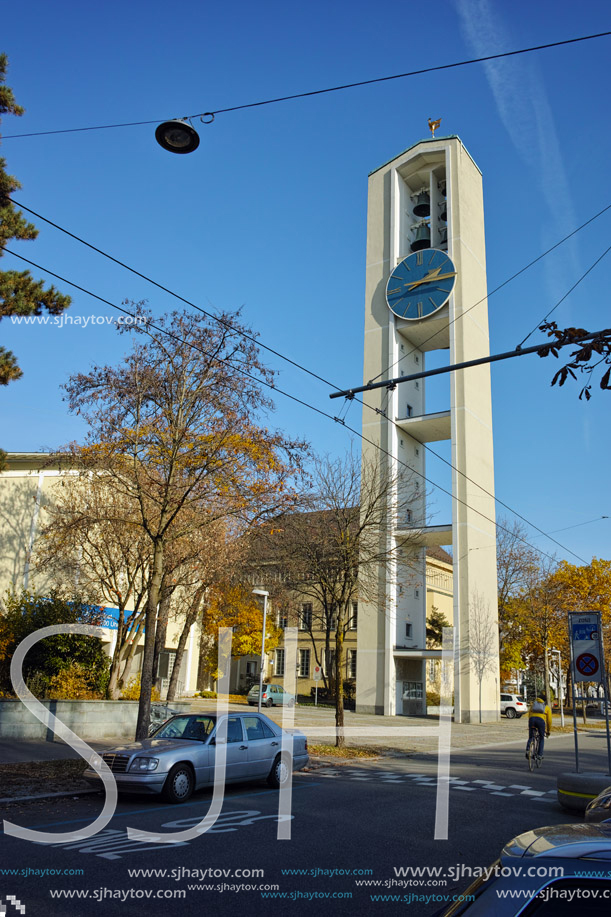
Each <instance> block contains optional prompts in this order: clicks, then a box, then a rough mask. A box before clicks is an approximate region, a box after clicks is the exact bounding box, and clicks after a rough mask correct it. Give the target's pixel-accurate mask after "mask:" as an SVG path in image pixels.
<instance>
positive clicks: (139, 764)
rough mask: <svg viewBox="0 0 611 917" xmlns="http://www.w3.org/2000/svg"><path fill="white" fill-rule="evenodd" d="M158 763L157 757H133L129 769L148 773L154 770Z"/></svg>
mask: <svg viewBox="0 0 611 917" xmlns="http://www.w3.org/2000/svg"><path fill="white" fill-rule="evenodd" d="M158 764H159V758H134V760H133V761H132V763H131V764H130V766H129V769H130V771H139V772H140V773H142V772H144V773H149V772H150V771H156V770H157V765H158Z"/></svg>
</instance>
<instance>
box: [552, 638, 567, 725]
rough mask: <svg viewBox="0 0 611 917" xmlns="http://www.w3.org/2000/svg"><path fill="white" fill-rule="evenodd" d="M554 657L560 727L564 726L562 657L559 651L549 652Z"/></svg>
mask: <svg viewBox="0 0 611 917" xmlns="http://www.w3.org/2000/svg"><path fill="white" fill-rule="evenodd" d="M551 652H552V654H553V655H554V656H556V655H557V656H558V696H559V699H560V725H561V726H564V698H563V694H562V657H561V655H560V650H551Z"/></svg>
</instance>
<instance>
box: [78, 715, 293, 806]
mask: <svg viewBox="0 0 611 917" xmlns="http://www.w3.org/2000/svg"><path fill="white" fill-rule="evenodd" d="M283 735H284V736H288V739H289V749H291V748H292V750H291V751H290V752H285V753H284V754H283V752H282V737H283ZM220 744H223V745H225V746H226V749H227V758H226V777H225V782H226V783H235V782H239V781H242V780H267V782H268V784H269V785H270V786H271V787H274V788H276V789H277V788H279V787H281V786H282V785H283V784H284V783H285V782H286V781H287V779H288V777H289V774H290V772H291V771H293V770H301V768H303V767H305V766H306V764H307V763H308V742H307V739H306V737H305V735H304V734H303V733H301V732H299V731H298V730H291V731H290V732H288V733H287V732H284V731H283V730H282V729H281V728H280V727H279V726H277V725H276V723H274V722H272V720H270V719H268V717H266V716H264V715H263V714H262V713H229V714H228V715H226V716H222V717H220V718H218V717H217V716H216V714H214V713H194V714H180V715H178V716H173V717H172V718H171V719H169V720H168V721H167V722H166V723H164V724H163V726H160V727H159V729H157V730H156V731H155V732H154V733H153V734H152V735H151V736H150V737H149V738H148V739H143V741H141V742H126V743H125V744H124V745H117V746H115V747H114V748H109V749H108V751H105V752H102V754H101V757H102V758H103V760H104V761H105V762H106V764H107V765H108V766H109V768H110V769H111V771H112V773H113V775H114V777H115V780H116V781H117V789H118V790H119V792H120V793H121V792H123V793H163V795H164V796H165V798H166V799H167V800H168V801H169V802H174V803H176V802H185V801H186V800H187V799H189V797H190V796H191V794H192V793H193V792H194V790H198V789H200V788H201V787H205V786H209V785H211V784H212V783H213V781H214V764H215V752H216V748H217V746H218V745H220ZM83 776H84V777H85V779H86V780H87V781H88V782H89V783H90V784H91V785H92V786H95V787H99V788H101V787H102V780H101V778H100V777H99V776H98V774H97V773H96V771H95V770H93V768H91V767H88V768H87V770H86V771H85V773H84V775H83Z"/></svg>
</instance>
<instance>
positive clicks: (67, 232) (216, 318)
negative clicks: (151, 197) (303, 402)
mask: <svg viewBox="0 0 611 917" xmlns="http://www.w3.org/2000/svg"><path fill="white" fill-rule="evenodd" d="M7 199H8V200H10V201H12V203H13V204H15V205H16V206H17V207H20V208H21V209H22V210H25V211H27V213H31V214H32V216H35V217H36V218H37V219H39V220H43V221H44V222H45V223H47V224H48V225H49V226H53V228H54V229H58V230H59V231H60V232H63V233H64V234H65V235H67V236H70V238H71V239H74V240H75V241H76V242H80V243H81V245H85V246H86V247H87V248H90V249H91V250H92V251H94V252H97V253H98V255H102V256H103V257H104V258H108V260H109V261H113V262H114V263H115V264H118V265H119V267H122V268H125V270H126V271H130V273H132V274H135V275H136V277H140V278H142V280H146V281H147V283H150V284H152V285H153V286H154V287H157V289H159V290H163V292H164V293H167V294H168V295H169V296H173V297H174V298H175V299H178V300H179V302H183V303H185V305H187V306H191V307H192V308H193V309H197V311H198V312H201V313H202V315H205V316H206V318H211V319H213V320H214V321H215V322H219V323H220V324H221V325H223V326H224V327H225V328H227V330H228V331H231V332H233V334H236V335H238V336H239V337H243V338H245V339H246V340H247V341H250V342H251V343H253V344H256V345H257V347H260V348H261V350H266V351H267V352H268V353H271V354H273V355H274V356H275V357H279V358H280V359H281V360H284V361H285V362H286V363H290V364H291V366H294V367H295V368H296V369H301V370H302V371H303V372H304V373H307V374H308V375H310V376H312V378H314V379H318V381H319V382H324V384H325V385H331V383H330V382H329V381H328V380H327V379H323V377H322V376H319V375H318V374H317V373H315V372H314V371H313V370H311V369H308V368H307V367H306V366H302V365H301V363H297V362H295V360H292V359H291V358H290V357H287V356H285V355H284V354H282V353H280V352H279V351H277V350H274V348H273V347H269V346H268V345H267V344H263V343H262V342H261V341H259V340H258V338H256V337H255V336H254V335H250V334H248V333H247V332H246V331H238V330H237V329H236V328H234V327H233V326H232V324H231V322H226V321H225V320H224V319H222V318H219V316H218V315H215V314H214V313H213V312H208V311H207V310H206V309H204V308H202V306H198V305H197V303H194V302H191V300H190V299H185V297H184V296H181V295H180V294H179V293H175V292H174V290H170V289H169V288H168V287H164V285H163V284H162V283H158V282H157V281H156V280H153V278H152V277H148V276H147V275H146V274H143V273H141V271H138V270H136V268H133V267H130V265H129V264H126V263H125V262H124V261H120V260H119V258H115V257H114V256H113V255H110V254H109V253H108V252H105V251H104V250H103V249H101V248H97V246H95V245H93V244H92V243H91V242H87V240H86V239H83V238H81V236H77V235H76V234H75V233H73V232H70V230H69V229H66V228H65V227H64V226H60V225H59V223H54V222H53V220H50V219H49V218H48V217H44V216H43V215H42V214H41V213H37V212H36V211H35V210H32V209H31V208H30V207H26V206H25V204H20V203H19V201H16V200H15V198H12V197H8V196H7ZM68 282H69V281H68ZM331 387H332V388H335V389H336V390H337V391H339V388H338V387H337V386H331Z"/></svg>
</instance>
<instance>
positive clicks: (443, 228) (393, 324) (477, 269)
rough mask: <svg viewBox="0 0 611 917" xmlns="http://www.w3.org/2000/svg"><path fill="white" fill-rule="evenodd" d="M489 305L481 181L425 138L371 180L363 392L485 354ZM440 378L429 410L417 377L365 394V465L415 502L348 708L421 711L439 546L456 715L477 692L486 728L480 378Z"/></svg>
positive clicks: (383, 581)
mask: <svg viewBox="0 0 611 917" xmlns="http://www.w3.org/2000/svg"><path fill="white" fill-rule="evenodd" d="M486 296H487V292H486V263H485V240H484V211H483V195H482V176H481V172H480V170H479V169H478V167H477V166H476V164H475V162H474V161H473V159H472V158H471V156H470V155H469V153H468V152H467V150H466V149H465V147H464V146H463V144H462V142H461V141H460V139H459V138H458V137H455V136H451V137H432V138H430V139H426V140H422V141H420V142H418V143H416V144H415V145H414V146H412V147H410V148H409V149H407V150H405V152H403V153H401V154H400V155H399V156H397V157H396V158H395V159H393V160H391V161H390V162H388V163H386V164H385V165H383V166H380V168H378V169H376V170H375V171H374V172H372V173H371V175H370V176H369V193H368V213H367V267H366V296H365V345H364V373H363V382H364V384H367V383H368V382H370V381H372V380H377V381H380V380H390V379H393V378H396V377H400V376H403V375H404V376H409V375H411V374H414V373H418V372H422V371H424V370H425V369H426V368H427V366H426V361H427V355H429V360H430V359H431V358H432V356H433V353H434V352H436V351H443V353H442V354H441V355H437V356H436V357H435V361H436V362H435V365H440V361H442V362H443V361H447V362H448V363H452V364H453V363H460V362H462V361H465V360H470V359H475V358H478V357H484V356H487V355H488V354H489V352H490V351H489V337H488V305H487V298H486ZM442 378H445V379H446V380H448V382H447V389H449V398H448V401H449V404H447V406H446V405H445V404H443V405H435V410H434V411H432V412H430V411H429V410H428V408H427V401H426V388H427V379H420V380H413V381H408V382H404V383H398V384H397V385H396V386H395V387H394V388H392V387H390V388H387V387H382V388H377V389H373V390H371V391H369V392H365V393H364V396H363V400H364V402H365V407H364V408H363V435H364V438H365V440H364V442H363V463H367V462H369V461H371V460H376V461H378V463H379V462H380V455H382V461H383V462H386V461H387V462H388V468H387V470H388V472H389V473H390V474H391V475H392V477H393V479H394V478H395V477H396V475H397V474H398V473H399V472H402V473H403V474H404V475H405V473H408V474H410V475H411V479H412V481H413V485H414V490H413V492H414V498H413V502H412V504H411V506H410V509H408V510H403V509H402V510H401V512H398V511H397V509H396V505H401V500H400V499H398V497H399V496H400V495H397V494H395V497H394V498H393V496H392V495H391V496H390V498H389V506H388V512H389V514H390V518H391V519H392V525H391V530H390V533H389V532H385V533H384V536H383V537H384V538H385V539H386V538H390V539H391V540H392V539H399V540H401V541H404V543H405V544H406V545H408V547H407V548H405V547H404V548H403V550H404V551H407V553H408V555H409V557H408V560H409V566H410V568H411V570H412V575H410V576H409V577H408V578H407V579H406V580H405V582H404V583H401V581H400V578H399V577H397V576H393V575H392V571H389V570H388V569H387V566H386V567H384V566H383V565H380V568H379V572H378V578H377V588H378V599H377V601H373V600H363V599H361V601H360V602H359V618H358V664H357V696H356V701H357V711H361V712H370V713H373V712H375V713H384V714H410V715H418V714H424V713H426V687H427V670H429V669H430V667H431V666H433V665H434V664H433V663H429V660H433V659H435V658H438V657H439V655H440V651H439V650H434V649H427V646H426V607H427V603H426V551H427V548H429V549H431V548H434V547H435V546H442V545H444V546H447V550H448V551H451V553H452V555H453V568H454V576H453V590H454V598H453V608H454V621H453V624H454V627H455V635H456V659H455V691H454V709H455V719H456V721H462V722H476V721H478V720H479V716H480V693H481V716H482V720H484V721H489V720H496V719H498V707H499V690H500V684H499V670H498V626H497V582H496V550H495V548H496V533H495V521H494V520H495V505H494V460H493V448H492V411H491V394H490V370H489V366H488V365H484V366H477V367H473V368H469V369H465V370H458V371H454V372H452V373H450V374H449V375H448V376H444V377H442ZM440 406H441V407H442V408H443V409H442V410H438V409H437V408H438V407H440ZM367 440H370V441H371V444H370V443H368V442H367ZM443 440H447V441H449V442H450V443H451V465H452V467H451V468H447V475H446V476H445V477H443V476H442V474H441V473H440V472H439V471H438V470H437V467H438V463H436V471H435V484H439V485H441V486H442V487H443V488H444V489H445V490H446V491H447V492H449V493H451V495H452V501H451V502H452V506H451V519H449V518H448V519H437V518H435V520H434V522H435V524H430V522H431V519H430V516H429V514H428V512H429V511H428V510H427V502H428V503H429V506H430V497H431V494H434V488H433V487H432V486H431V484H429V483H428V482H427V481H426V476H427V464H426V457H427V448H426V447H427V444H429V443H431V444H433V447H434V444H435V443H440V442H441V441H443ZM380 449H381V450H383V452H382V453H381V452H380ZM385 453H386V454H387V455H388V458H386V456H385ZM397 486H398V487H401V486H402V485H401V484H398V485H397ZM448 514H449V508H448ZM395 543H396V542H395ZM368 599H369V597H368Z"/></svg>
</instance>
